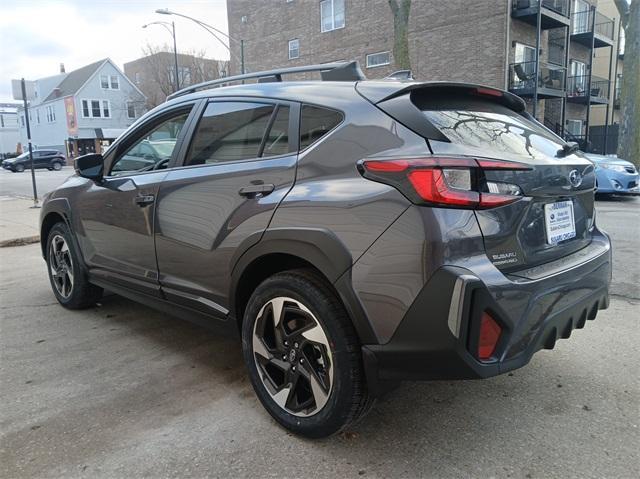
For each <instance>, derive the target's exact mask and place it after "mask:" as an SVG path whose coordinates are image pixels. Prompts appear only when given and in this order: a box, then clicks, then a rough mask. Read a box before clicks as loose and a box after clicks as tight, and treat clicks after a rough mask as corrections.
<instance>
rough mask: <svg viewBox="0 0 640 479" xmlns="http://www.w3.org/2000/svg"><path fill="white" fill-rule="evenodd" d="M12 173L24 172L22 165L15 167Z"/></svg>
mask: <svg viewBox="0 0 640 479" xmlns="http://www.w3.org/2000/svg"><path fill="white" fill-rule="evenodd" d="M13 171H14V173H22V172H23V171H24V165H16V166H15V168H14V170H13Z"/></svg>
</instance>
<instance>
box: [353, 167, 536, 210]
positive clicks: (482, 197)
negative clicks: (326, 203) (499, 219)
mask: <svg viewBox="0 0 640 479" xmlns="http://www.w3.org/2000/svg"><path fill="white" fill-rule="evenodd" d="M358 169H359V170H360V173H361V174H362V175H363V176H364V177H365V178H368V179H370V180H373V181H379V182H381V183H386V184H389V185H391V186H394V187H396V188H397V189H398V190H400V192H402V193H403V194H404V195H405V196H407V197H408V198H409V199H410V200H411V201H412V202H414V203H416V204H427V205H434V206H444V207H451V208H479V209H486V208H495V207H497V206H503V205H507V204H509V203H513V202H514V201H517V200H518V199H520V198H522V191H521V190H520V188H519V187H518V185H514V184H511V183H498V182H488V181H486V180H485V178H484V172H485V171H487V170H513V171H517V170H529V169H531V168H529V167H528V166H527V165H523V164H522V163H516V162H513V161H499V160H487V159H476V158H466V157H460V158H456V157H446V158H445V157H425V158H394V159H384V160H363V161H361V162H360V163H359V164H358Z"/></svg>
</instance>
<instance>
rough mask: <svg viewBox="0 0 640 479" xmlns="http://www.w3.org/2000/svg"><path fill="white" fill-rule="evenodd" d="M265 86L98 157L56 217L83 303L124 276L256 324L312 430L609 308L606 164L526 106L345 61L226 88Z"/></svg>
mask: <svg viewBox="0 0 640 479" xmlns="http://www.w3.org/2000/svg"><path fill="white" fill-rule="evenodd" d="M314 70H315V71H322V76H323V78H324V81H306V82H282V81H281V79H282V75H283V74H286V73H292V72H295V73H299V72H306V71H314ZM258 77H260V81H259V82H258V83H252V84H243V85H235V86H224V85H221V82H220V81H217V82H209V83H206V84H202V85H197V86H194V87H190V88H189V89H187V90H184V91H181V92H178V93H177V94H174V95H172V97H170V98H169V99H168V101H167V102H166V103H165V104H163V105H161V106H159V107H158V108H156V109H154V110H153V111H151V112H149V113H147V114H146V115H144V116H143V117H142V118H141V119H140V120H139V121H137V122H136V123H135V124H134V125H133V126H132V127H131V128H130V129H129V130H128V131H127V132H126V133H125V134H123V135H122V136H121V137H120V138H119V139H118V140H117V141H116V142H115V143H114V144H113V145H112V146H111V147H110V148H109V150H108V151H107V152H106V153H105V154H104V157H102V156H100V155H95V154H93V155H87V156H84V157H81V158H78V159H77V162H76V169H77V175H76V176H73V177H71V178H70V179H69V180H68V181H67V182H66V183H65V184H63V185H62V186H60V187H59V188H58V189H56V190H55V191H53V192H52V193H50V194H49V195H48V196H47V198H46V200H45V202H44V205H43V208H42V217H41V220H42V231H41V232H42V236H41V237H42V253H43V255H44V257H45V259H46V261H47V263H48V271H49V277H50V280H51V284H52V287H53V292H54V294H55V296H56V297H57V299H58V301H59V302H60V303H61V304H62V305H64V306H66V307H68V308H72V309H75V308H83V307H88V306H91V305H92V304H94V303H95V302H96V301H97V300H98V299H99V298H100V295H101V294H102V291H103V288H105V289H108V290H111V291H113V292H116V293H119V294H121V295H123V296H126V297H128V298H132V299H134V300H136V301H140V302H142V303H145V304H148V305H151V306H155V307H159V308H161V309H162V310H164V311H167V312H170V313H173V314H176V315H180V316H183V317H185V318H187V319H190V320H193V321H196V322H198V323H200V324H203V325H205V326H207V327H216V328H218V329H222V330H227V331H230V332H232V333H233V334H239V335H240V337H241V338H242V349H243V352H244V358H245V361H246V365H247V368H248V371H249V376H250V379H251V381H252V383H253V386H254V388H255V391H256V393H257V395H258V398H259V399H260V401H261V402H262V404H263V405H264V407H265V408H266V409H267V410H268V411H269V413H270V414H271V415H272V416H273V417H274V418H275V419H276V420H277V421H278V422H279V423H280V424H282V425H283V426H285V427H286V428H288V429H290V430H291V431H294V432H295V433H298V434H302V435H306V436H310V437H321V436H326V435H329V434H332V433H335V432H337V431H339V430H341V429H342V428H344V427H345V426H346V425H348V424H349V423H351V422H352V421H354V420H356V419H357V418H359V417H360V416H362V415H363V414H364V413H365V412H366V411H367V410H368V408H369V407H370V405H371V404H372V402H373V399H375V398H376V397H377V396H379V395H380V394H381V393H382V392H383V391H385V390H387V389H388V388H389V387H390V386H393V385H394V384H395V383H397V382H398V381H399V380H403V379H468V378H486V377H489V376H494V375H497V374H501V373H504V372H506V371H509V370H512V369H515V368H518V367H521V366H523V365H525V364H527V363H528V362H529V360H530V359H531V357H532V355H533V354H534V353H535V352H536V351H538V350H540V349H542V348H547V349H550V348H553V347H554V344H555V342H556V340H557V339H559V338H568V337H569V336H570V335H571V332H572V330H573V329H575V328H582V327H583V326H584V325H585V323H586V321H587V320H589V319H594V318H595V316H596V314H597V312H598V310H599V309H603V308H606V307H607V305H608V285H609V281H610V276H611V250H610V243H609V239H608V237H607V236H606V235H605V234H604V233H603V232H602V231H600V230H599V229H598V228H597V226H596V224H595V212H594V182H595V178H594V170H593V166H592V164H591V163H590V162H589V161H588V160H586V159H585V158H583V157H582V156H581V155H580V154H579V153H578V152H576V151H574V149H575V148H574V146H575V145H571V144H566V143H565V142H564V141H563V140H561V139H560V138H559V137H557V136H556V135H554V134H553V133H552V132H550V131H549V130H547V129H545V128H544V127H543V126H542V125H540V124H539V123H538V122H536V121H535V120H534V119H533V118H532V117H531V116H530V115H528V114H527V113H526V111H525V104H524V102H523V101H522V100H521V99H519V98H518V97H516V96H514V95H512V94H510V93H507V92H505V91H501V90H497V89H494V88H486V87H482V86H476V85H468V84H459V83H420V82H414V81H397V80H384V81H366V80H364V79H363V77H362V75H361V72H360V70H359V68H357V65H354V64H344V63H339V64H330V65H319V66H312V67H300V68H294V69H289V70H286V71H271V72H264V73H262V74H248V75H244V76H240V77H236V78H232V79H225V80H224V81H225V82H232V81H234V80H248V79H250V78H258ZM332 80H333V81H332ZM220 86H222V87H221V88H211V87H220ZM143 144H144V145H155V146H154V148H153V150H151V149H149V152H150V153H149V154H148V155H147V156H146V157H144V155H143V157H144V161H143V162H140V161H137V160H135V159H132V157H134V156H135V155H133V153H132V152H134V153H135V152H138V151H140V150H141V145H143ZM158 145H162V147H158ZM167 145H170V148H168V147H167ZM152 151H153V152H152Z"/></svg>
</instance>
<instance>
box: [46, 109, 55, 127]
mask: <svg viewBox="0 0 640 479" xmlns="http://www.w3.org/2000/svg"><path fill="white" fill-rule="evenodd" d="M45 113H46V116H47V123H53V122H54V121H56V111H55V110H54V108H53V106H47V107H46V108H45Z"/></svg>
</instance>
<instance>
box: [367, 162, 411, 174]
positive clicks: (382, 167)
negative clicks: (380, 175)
mask: <svg viewBox="0 0 640 479" xmlns="http://www.w3.org/2000/svg"><path fill="white" fill-rule="evenodd" d="M364 166H365V168H366V169H367V170H369V171H383V172H390V173H392V172H399V171H404V170H406V169H407V168H408V167H409V162H408V161H407V160H387V161H365V162H364Z"/></svg>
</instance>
